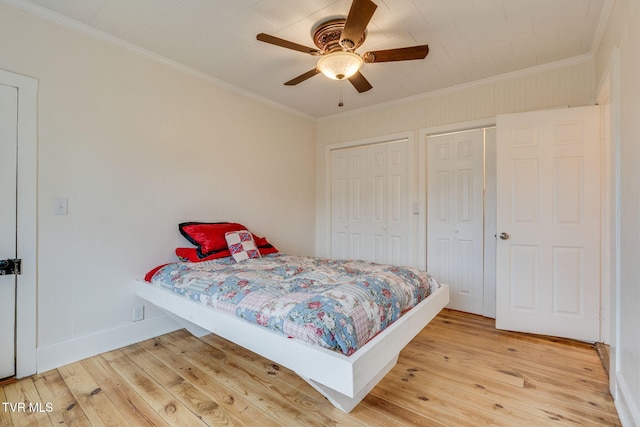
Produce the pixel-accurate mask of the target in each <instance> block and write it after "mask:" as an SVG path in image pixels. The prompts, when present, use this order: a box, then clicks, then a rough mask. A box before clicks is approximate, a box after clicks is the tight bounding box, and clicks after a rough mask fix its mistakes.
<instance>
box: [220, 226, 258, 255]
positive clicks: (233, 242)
mask: <svg viewBox="0 0 640 427" xmlns="http://www.w3.org/2000/svg"><path fill="white" fill-rule="evenodd" d="M224 238H225V240H226V241H227V246H228V248H229V252H231V255H232V256H233V259H235V260H236V262H242V261H246V260H248V259H251V258H260V251H259V250H258V246H257V245H256V242H255V240H253V236H252V235H251V233H250V232H249V231H247V230H241V231H229V232H227V233H225V235H224Z"/></svg>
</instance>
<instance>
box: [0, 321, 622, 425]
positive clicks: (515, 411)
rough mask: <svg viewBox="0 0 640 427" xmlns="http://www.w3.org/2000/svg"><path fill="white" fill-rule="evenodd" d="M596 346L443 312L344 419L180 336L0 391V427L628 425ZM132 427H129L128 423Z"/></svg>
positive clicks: (228, 353) (239, 361) (260, 361)
mask: <svg viewBox="0 0 640 427" xmlns="http://www.w3.org/2000/svg"><path fill="white" fill-rule="evenodd" d="M608 387H609V384H608V378H607V375H606V372H605V371H604V368H603V367H602V364H601V362H600V358H599V356H598V354H597V352H596V351H595V349H594V347H593V346H592V345H590V344H588V343H583V342H579V341H573V340H567V339H562V338H553V337H544V336H539V335H532V334H520V333H515V332H508V331H499V330H496V329H495V323H494V321H493V320H492V319H486V318H483V317H481V316H476V315H471V314H467V313H461V312H456V311H451V310H446V309H445V310H443V311H442V312H441V313H440V314H439V315H438V316H436V318H435V319H434V320H433V321H432V322H431V323H430V324H429V325H427V326H426V327H425V328H424V329H423V330H422V331H421V332H420V333H419V334H418V335H417V336H416V338H415V339H414V340H413V341H412V342H411V343H410V344H409V345H408V346H407V347H406V348H405V349H404V350H403V351H402V352H401V353H400V357H399V359H398V364H397V365H396V366H395V367H394V368H393V369H392V370H391V371H390V372H389V374H388V375H387V376H386V377H385V378H383V379H382V381H380V383H379V384H378V385H377V386H376V387H375V388H374V389H373V390H372V392H371V393H370V394H369V395H368V396H366V397H365V399H364V400H363V401H362V402H361V403H360V404H359V405H357V406H356V407H355V408H354V410H353V411H352V412H351V413H349V414H345V413H343V412H341V411H339V410H338V409H336V408H334V407H333V406H332V405H331V404H330V403H329V402H328V401H327V400H326V399H325V398H324V397H322V396H321V395H320V394H319V393H318V392H317V391H316V390H315V389H313V388H312V387H311V386H310V385H309V384H307V383H306V382H305V381H304V380H302V379H301V378H300V377H298V376H297V375H296V374H295V373H294V372H292V371H290V370H289V369H286V368H284V367H280V366H278V365H276V364H274V363H273V362H271V361H269V360H267V359H265V358H263V357H262V356H259V355H257V354H255V353H252V352H250V351H248V350H246V349H244V348H242V347H239V346H237V345H236V344H234V343H231V342H229V341H227V340H224V339H222V338H220V337H217V336H215V335H207V336H204V337H202V338H196V337H194V336H192V335H191V334H189V333H188V332H186V331H185V330H180V331H176V332H173V333H170V334H166V335H163V336H160V337H157V338H155V339H153V340H147V341H144V342H142V343H138V344H135V345H132V346H128V347H125V348H123V349H119V350H115V351H111V352H108V353H104V354H102V355H99V356H95V357H93V358H90V359H87V360H84V361H81V362H77V363H75V364H71V365H68V366H67V367H62V368H59V369H57V370H53V371H50V372H46V373H44V374H40V375H35V376H33V377H30V378H26V379H22V380H19V381H18V382H17V383H15V384H11V385H3V386H0V400H3V401H4V402H7V403H12V404H14V405H15V404H17V403H18V402H40V403H41V404H45V403H47V402H51V403H52V404H53V406H54V411H53V412H52V413H25V412H20V413H16V412H2V411H0V427H8V426H18V425H37V426H38V427H39V426H41V425H73V426H74V427H75V426H76V425H80V426H85V425H92V426H93V425H107V424H109V425H127V426H129V425H132V426H149V425H154V426H155V425H158V426H166V425H170V426H172V427H173V426H189V427H191V426H217V425H225V424H226V425H247V426H255V425H264V426H265V427H267V426H271V425H286V426H301V425H304V426H326V425H336V426H348V427H352V426H401V427H404V426H407V427H408V426H416V425H419V426H436V427H437V426H451V425H455V426H463V427H464V426H470V427H471V426H473V427H475V426H479V425H482V426H509V427H510V426H516V425H517V426H521V425H522V426H533V425H535V426H538V425H540V426H546V425H554V426H580V425H582V426H595V425H597V426H620V425H621V424H620V420H619V418H618V415H617V413H616V410H615V406H614V403H613V399H612V398H611V395H610V394H609V391H608ZM122 423H125V424H122Z"/></svg>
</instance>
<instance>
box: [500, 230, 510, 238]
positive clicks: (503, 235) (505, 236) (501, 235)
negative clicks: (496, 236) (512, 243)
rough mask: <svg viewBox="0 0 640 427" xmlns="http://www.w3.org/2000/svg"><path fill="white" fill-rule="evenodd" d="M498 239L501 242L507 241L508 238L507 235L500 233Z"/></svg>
mask: <svg viewBox="0 0 640 427" xmlns="http://www.w3.org/2000/svg"><path fill="white" fill-rule="evenodd" d="M500 238H501V239H502V240H507V239H508V238H509V235H508V234H507V233H505V232H504V231H503V232H502V233H500Z"/></svg>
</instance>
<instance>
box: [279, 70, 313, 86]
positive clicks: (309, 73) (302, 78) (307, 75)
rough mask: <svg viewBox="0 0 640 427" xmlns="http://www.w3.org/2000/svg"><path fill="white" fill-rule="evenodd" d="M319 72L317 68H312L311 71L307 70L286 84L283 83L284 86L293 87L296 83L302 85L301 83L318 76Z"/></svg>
mask: <svg viewBox="0 0 640 427" xmlns="http://www.w3.org/2000/svg"><path fill="white" fill-rule="evenodd" d="M319 72H320V70H318V69H317V68H314V69H313V70H309V71H307V72H306V73H304V74H300V75H299V76H298V77H296V78H294V79H291V80H289V81H288V82H286V83H285V85H286V86H295V85H297V84H298V83H302V82H303V81H305V80H307V79H310V78H311V77H313V76H315V75H316V74H318V73H319Z"/></svg>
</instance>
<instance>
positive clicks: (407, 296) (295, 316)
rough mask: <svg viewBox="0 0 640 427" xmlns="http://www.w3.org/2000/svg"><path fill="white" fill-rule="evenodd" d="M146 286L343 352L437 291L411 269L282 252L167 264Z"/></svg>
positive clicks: (348, 352) (430, 280) (422, 274)
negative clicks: (241, 259) (254, 256)
mask: <svg viewBox="0 0 640 427" xmlns="http://www.w3.org/2000/svg"><path fill="white" fill-rule="evenodd" d="M151 283H154V284H157V285H159V286H162V287H163V288H165V289H168V290H170V291H172V292H175V293H177V294H179V295H182V296H184V297H185V298H189V299H191V300H193V301H196V302H199V303H201V304H204V305H207V306H209V307H212V308H215V309H218V310H222V311H226V312H229V313H232V314H234V315H235V316H237V317H240V318H242V319H245V320H247V321H249V322H252V323H256V324H258V325H261V326H263V327H265V328H268V329H270V330H272V331H275V332H278V333H281V334H284V335H286V336H289V337H292V338H297V339H300V340H303V341H305V342H308V343H311V344H314V345H319V346H322V347H325V348H329V349H332V350H335V351H338V352H341V353H344V354H346V355H351V354H353V353H354V352H355V351H356V350H358V348H360V347H362V346H363V345H364V344H365V343H366V342H367V341H369V340H370V339H371V338H373V337H374V336H375V335H376V334H378V333H379V332H381V331H383V330H384V329H385V328H386V327H387V326H389V325H390V324H391V323H393V322H394V321H395V320H396V319H398V318H399V317H400V316H401V315H402V314H403V313H404V312H405V311H407V310H409V309H411V308H412V307H414V306H415V305H416V304H418V303H419V302H421V301H422V300H424V299H425V298H426V297H427V296H429V294H430V293H431V291H432V290H435V289H436V288H437V287H438V286H439V285H438V283H437V282H436V281H435V279H433V278H432V277H431V276H429V275H428V274H427V273H425V272H423V271H420V270H417V269H414V268H410V267H398V266H391V265H382V264H375V263H370V262H365V261H353V260H334V259H326V258H309V257H302V256H292V255H284V254H273V255H267V256H264V257H262V258H255V259H249V260H247V261H243V262H240V263H235V262H234V260H233V258H223V259H218V260H213V261H206V262H199V263H190V262H179V263H173V264H168V265H166V266H164V267H162V268H160V269H159V270H158V271H157V272H156V273H155V274H154V275H153V276H152V277H151Z"/></svg>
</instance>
